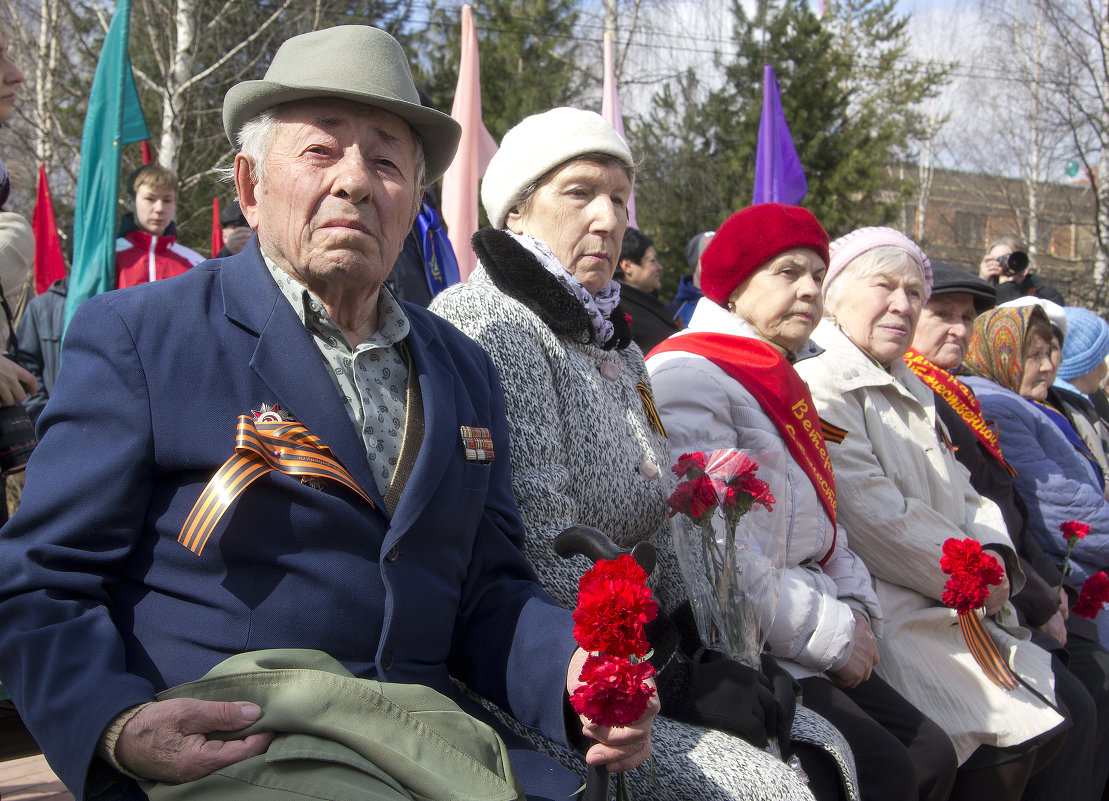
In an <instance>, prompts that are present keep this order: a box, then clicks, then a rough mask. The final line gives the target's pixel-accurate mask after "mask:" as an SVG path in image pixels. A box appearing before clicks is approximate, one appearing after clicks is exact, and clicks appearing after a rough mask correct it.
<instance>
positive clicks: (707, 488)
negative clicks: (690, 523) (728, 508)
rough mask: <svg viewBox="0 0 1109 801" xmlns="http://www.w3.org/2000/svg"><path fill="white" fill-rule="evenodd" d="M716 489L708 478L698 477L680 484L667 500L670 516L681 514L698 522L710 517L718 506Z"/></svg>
mask: <svg viewBox="0 0 1109 801" xmlns="http://www.w3.org/2000/svg"><path fill="white" fill-rule="evenodd" d="M717 500H718V499H717V496H716V487H715V486H714V484H713V482H712V479H711V478H709V477H708V476H704V475H702V476H698V477H697V478H692V479H689V480H687V481H683V482H681V483H680V484H678V486H677V488H676V489H675V490H674V492H673V493H671V495H670V497H669V498H668V499H667V500H666V503H667V505H669V507H670V516H671V517H673V516H674V515H676V514H678V513H681V514H685V515H689V516H690V517H692V518H693V519H694V520H696V521H697V522H701V521H702V520H703V519H705V518H706V517H708V516H710V515H711V514H712V512H713V510H714V509H715V508H716V504H717Z"/></svg>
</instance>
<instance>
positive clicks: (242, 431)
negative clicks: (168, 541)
mask: <svg viewBox="0 0 1109 801" xmlns="http://www.w3.org/2000/svg"><path fill="white" fill-rule="evenodd" d="M272 470H278V471H280V472H282V473H285V474H287V475H290V476H299V477H303V478H307V477H315V478H322V479H328V480H330V481H337V482H339V483H340V484H343V485H344V486H346V487H349V488H350V489H351V490H352V491H353V492H355V493H356V494H357V495H358V496H359V497H360V498H362V499H363V500H364V501H365V502H366V503H368V504H369V505H370V506H373V505H374V502H373V501H372V500H370V498H369V496H368V495H366V493H365V492H363V491H362V488H361V487H359V486H358V482H357V481H355V480H354V477H353V476H352V475H351V474H350V473H348V472H347V471H346V469H345V468H344V467H343V466H342V465H341V464H339V461H338V460H337V459H336V458H335V456H334V454H333V453H332V452H331V449H330V448H328V447H327V446H326V445H324V444H323V442H322V441H321V440H320V439H319V438H318V437H316V435H315V434H312V433H311V432H309V431H308V429H306V428H305V427H304V426H302V425H301V424H300V423H297V422H292V421H286V420H280V419H277V415H275V414H272V413H264V414H261V415H260V416H259V417H258V419H257V420H255V419H252V418H251V417H249V416H247V415H241V416H240V417H239V424H238V430H237V431H236V433H235V455H234V456H232V457H231V458H230V459H228V460H227V461H226V462H224V463H223V466H222V467H220V469H219V470H217V471H216V474H215V475H214V476H212V480H211V481H209V482H208V486H206V487H205V488H204V491H203V492H202V493H200V497H199V498H198V499H197V501H196V504H195V505H194V506H193V508H192V511H191V512H189V516H188V518H187V519H186V520H185V525H184V526H182V528H181V533H180V534H179V535H178V537H177V541H178V542H180V543H181V544H182V545H184V546H185V547H186V548H188V549H189V550H190V551H193V552H194V553H196V554H200V553H201V552H202V551H203V550H204V545H205V543H207V542H208V537H209V536H211V534H212V531H213V530H214V529H215V527H216V524H217V523H219V521H220V518H221V517H222V516H223V513H224V512H226V511H227V509H228V507H230V506H231V504H232V503H234V501H235V499H236V498H237V497H239V494H240V493H241V492H242V491H243V490H245V489H246V488H247V487H248V486H250V484H251V482H253V481H254V480H255V479H257V478H261V477H262V476H264V475H266V474H267V473H269V472H270V471H272Z"/></svg>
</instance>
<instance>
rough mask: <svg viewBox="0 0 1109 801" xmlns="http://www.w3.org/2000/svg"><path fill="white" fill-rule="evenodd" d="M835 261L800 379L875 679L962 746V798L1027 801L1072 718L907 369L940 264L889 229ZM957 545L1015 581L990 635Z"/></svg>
mask: <svg viewBox="0 0 1109 801" xmlns="http://www.w3.org/2000/svg"><path fill="white" fill-rule="evenodd" d="M829 250H830V257H831V258H830V262H829V266H828V273H827V276H826V277H825V279H824V285H823V287H822V292H823V294H824V314H825V319H824V320H823V321H822V322H821V324H820V325H819V326H818V327H817V329H816V331H815V332H813V337H812V339H813V342H815V343H816V344H817V345H819V346H820V347H821V348H823V349H824V351H823V353H821V354H819V355H818V356H815V357H813V358H809V359H804V360H800V361H798V362H797V364H796V368H797V372H798V373H800V375H801V377H802V378H803V379H804V380H805V382H806V383H807V384H808V385H809V389H810V391H811V392H812V396H813V400H814V401H815V403H816V407H817V410H818V412H819V414H820V417H821V420H823V421H825V423H826V424H827V425H830V426H834V427H835V428H836V429H838V430H839V431H842V432H843V436H842V438H837V439H838V442H836V443H830V444H829V446H828V450H829V452H830V453H831V457H832V465H833V467H834V468H835V474H836V486H837V489H838V496H837V497H838V498H839V499H840V503H839V506H838V513H839V516H840V518H841V519H842V521H843V524H844V527H845V528H846V529H847V530H848V531H850V532H851V547H852V549H853V550H854V551H855V553H856V554H858V555H859V556H860V557H862V559H863V560H864V561H865V562H866V565H867V567H868V568H869V569H870V574H871V576H872V577H873V579H874V584H875V588H876V589H877V591H878V598H879V600H880V601H881V604H882V609H883V611H884V613H885V632H884V635H883V637H882V638H881V639H880V640H879V651H880V654H881V661H880V662H879V663H878V666H877V668H876V670H877V672H878V674H879V675H880V676H882V678H884V679H885V680H886V681H887V682H889V684H891V685H893V687H894V688H896V689H897V690H898V691H899V692H900V693H901V694H902V695H904V696H905V698H907V699H908V700H909V701H910V702H911V703H912V704H913V705H915V706H916V707H917V708H918V709H920V710H921V711H922V712H923V713H924V714H926V715H927V716H928V717H929V718H931V719H932V720H934V721H935V722H936V723H938V724H939V725H940V727H942V728H943V729H944V731H946V732H947V735H948V736H949V737H950V738H951V741H952V743H953V744H954V746H955V751H956V754H957V756H958V759H959V763H960V768H959V771H958V773H957V777H956V783H955V789H954V791H953V792H952V795H951V798H952V799H959V800H960V801H962V800H964V799H966V800H969V799H982V798H997V799H1009V798H1013V799H1015V798H1020V797H1021V794H1022V792H1023V789H1024V786H1025V784H1026V783H1027V781H1028V777H1029V775H1030V773H1031V772H1032V771H1034V770H1035V769H1036V768H1037V767H1039V766H1041V765H1042V763H1043V761H1045V760H1046V759H1048V758H1050V756H1053V755H1054V753H1055V751H1056V750H1057V745H1058V744H1059V743H1060V742H1061V740H1062V736H1063V735H1062V734H1061V733H1062V732H1063V731H1064V730H1065V729H1066V726H1067V723H1066V721H1065V719H1064V718H1063V717H1062V716H1061V715H1060V714H1059V713H1058V712H1057V711H1056V710H1055V709H1054V708H1053V705H1054V703H1055V700H1054V699H1055V695H1054V690H1053V678H1052V672H1051V658H1050V655H1049V654H1048V653H1047V652H1046V651H1043V650H1042V649H1040V648H1039V647H1038V646H1035V645H1033V644H1032V643H1030V642H1029V641H1028V636H1029V635H1028V632H1027V631H1026V630H1024V629H1021V628H1020V626H1019V625H1018V624H1017V622H1016V614H1015V613H1014V612H1013V611H1012V610H1009V611H1008V612H1007V613H1005V608H1006V604H1007V600H1008V595H1009V591H1010V587H1011V588H1012V591H1013V592H1016V591H1019V589H1020V587H1021V586H1022V585H1023V583H1024V576H1023V574H1022V573H1021V570H1020V567H1019V565H1018V563H1017V558H1016V554H1015V552H1014V550H1013V547H1012V543H1011V541H1010V540H1009V536H1008V533H1007V532H1006V529H1005V525H1004V522H1003V520H1002V517H1001V513H1000V511H999V510H998V508H997V506H996V505H995V504H994V503H993V502H992V501H989V500H987V499H985V498H983V497H981V496H980V495H978V493H977V492H975V491H974V489H973V488H972V487H971V485H970V481H969V476H968V474H967V471H966V469H965V468H963V467H962V465H960V464H958V462H956V460H955V456H954V454H953V452H952V448H951V444H950V440H949V438H948V437H947V434H946V430H945V429H944V428H943V424H942V423H941V422H939V421H938V420H937V418H936V412H935V404H934V396H933V393H932V390H931V389H929V388H928V387H927V386H926V385H925V384H924V383H923V382H922V381H921V380H920V379H918V378H917V377H916V375H915V374H914V373H913V372H912V371H911V370H909V368H908V367H907V366H906V364H905V363H904V361H902V359H901V357H902V355H904V353H905V352H906V351H907V350H908V349H909V347H910V345H911V344H912V341H913V334H914V332H915V329H916V324H917V320H918V319H919V317H920V312H921V308H922V306H923V304H924V303H926V302H927V300H928V297H929V295H930V293H931V289H932V268H931V264H930V262H929V260H928V257H927V256H925V255H924V252H923V251H921V249H920V248H919V247H918V246H917V245H916V243H914V242H913V241H912V240H910V239H909V238H908V237H906V236H905V235H904V234H902V233H900V232H899V231H895V230H893V229H891V228H862V229H859V230H857V231H854V232H852V233H850V234H848V235H846V236H844V237H841V238H840V239H838V240H836V241H834V242H832V244H831V246H830V249H829ZM949 539H954V540H959V541H962V540H965V539H972V540H975V541H977V542H978V543H980V545H981V547H982V548H984V549H986V550H987V551H988V552H992V553H993V554H994V555H995V556H996V557H997V559H998V561H999V562H1000V563H1001V565H1002V566H1003V568H1004V570H1005V575H1004V576H1003V577H1002V579H1001V582H1000V584H996V585H995V586H992V587H990V588H989V589H990V593H989V596H988V597H987V598H986V599H985V612H986V618H985V619H984V620H983V621H982V623H983V627H984V631H982V632H981V633H982V634H983V636H982V638H981V639H977V638H975V637H974V636H973V634H974V632H973V630H972V631H971V634H970V635H966V634H964V633H963V631H962V630H961V629H962V625H960V622H959V619H958V617H957V615H956V611H955V610H954V609H951V608H949V607H948V606H945V605H944V603H943V601H942V600H941V598H942V596H943V595H944V593H945V584H946V582H947V580H948V576H947V575H946V574H945V573H944V572H943V570H942V569H941V566H940V560H941V557H942V556H943V555H944V553H945V547H944V543H945V542H946V541H947V540H949ZM971 614H977V613H976V612H972V613H971ZM967 620H969V618H967ZM964 622H966V621H964ZM968 637H969V638H970V639H971V640H973V642H974V643H975V645H980V644H983V642H984V641H985V642H989V641H992V642H994V643H996V649H997V653H996V654H988V649H986V648H978V651H979V654H980V658H981V659H982V661H979V657H975V656H973V655H972V652H971V649H970V646H969V645H968ZM991 657H992V659H991ZM1006 666H1007V668H1008V671H1011V672H1008V671H1007V670H1006ZM1017 677H1019V680H1018V679H1017ZM1003 685H1005V686H1003Z"/></svg>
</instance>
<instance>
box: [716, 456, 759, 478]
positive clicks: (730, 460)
mask: <svg viewBox="0 0 1109 801" xmlns="http://www.w3.org/2000/svg"><path fill="white" fill-rule="evenodd" d="M758 469H759V465H758V462H756V461H754V460H753V459H751V458H750V457H749V456H748V455H747V454H745V453H743V452H742V451H737V450H735V449H734V448H721V449H720V450H717V451H713V452H712V454H711V455H710V456H709V461H708V466H707V467H706V468H705V472H707V473H711V474H712V475H713V477H714V478H719V479H721V480H723V481H727V482H731V481H733V480H735V479H738V478H742V477H744V476H753V475H755V471H756V470H758Z"/></svg>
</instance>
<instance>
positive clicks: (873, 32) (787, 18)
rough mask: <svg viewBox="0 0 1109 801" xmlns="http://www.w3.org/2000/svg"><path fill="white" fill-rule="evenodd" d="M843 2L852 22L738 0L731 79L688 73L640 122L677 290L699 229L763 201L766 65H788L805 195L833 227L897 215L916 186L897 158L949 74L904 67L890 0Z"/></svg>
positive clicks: (788, 0)
mask: <svg viewBox="0 0 1109 801" xmlns="http://www.w3.org/2000/svg"><path fill="white" fill-rule="evenodd" d="M837 10H841V11H843V12H844V13H845V14H846V15H847V17H848V20H847V21H846V22H845V21H843V20H835V19H830V18H825V19H820V18H818V17H817V16H816V15H815V14H813V13H812V11H811V10H810V9H809V8H808V4H807V3H806V2H805V1H804V0H781V1H780V2H770V1H769V0H763V2H760V3H759V5H758V8H757V9H756V11H755V13H754V15H750V14H748V13H747V11H746V10H745V9H744V7H743V5H742V4H740V3H739V2H733V14H734V17H735V29H734V34H733V40H734V53H732V54H731V55H730V57H728V58H727V63H726V64H725V67H724V75H725V79H724V81H723V85H722V86H720V87H719V88H716V89H713V90H711V91H707V93H706V89H705V87H703V86H702V85H700V84H699V83H698V81H697V80H695V79H693V78H692V77H691V76H687V77H686V78H685V79H684V80H683V81H679V82H678V84H677V87H678V89H677V91H675V90H673V89H672V88H671V87H667V89H666V90H664V91H663V92H661V93H660V94H659V95H658V97H657V98H656V108H655V109H654V111H653V112H652V115H651V116H650V117H649V119H648V120H647V122H646V123H645V124H644V125H641V126H637V127H636V128H635V129H634V131H633V141H634V145H635V148H636V151H635V152H636V153H637V154H638V155H639V156H640V157H642V158H644V159H645V160H646V161H647V162H648V163H649V164H651V165H652V166H651V167H650V168H649V169H647V170H645V171H644V173H643V175H642V176H641V180H640V183H639V185H638V188H637V194H636V197H637V201H638V203H639V216H640V221H641V222H642V223H643V224H644V227H645V228H646V229H647V230H648V231H649V232H650V233H651V235H652V236H653V237H654V238H655V241H656V245H657V247H658V249H659V251H660V253H661V254H662V255H663V256H664V258H665V261H664V264H666V265H667V270H668V275H667V276H666V277H665V280H664V284H665V286H666V287H667V288H670V287H673V286H675V285H676V283H677V278H678V275H680V273H681V272H684V270H685V266H686V265H685V258H684V247H685V242H686V241H687V240H688V238H689V237H690V236H692V235H693V234H695V233H696V232H698V231H700V230H704V229H707V228H714V227H717V226H718V225H719V224H720V223H721V222H723V220H724V219H725V218H727V216H728V215H729V214H731V213H733V212H734V211H736V210H738V209H741V208H743V207H744V206H747V205H749V204H750V202H751V198H752V195H753V190H754V173H755V155H756V151H757V145H758V128H759V117H760V114H761V111H762V77H763V65H764V64H770V65H771V66H773V67H774V70H775V73H776V74H777V78H778V84H779V87H780V90H781V98H782V107H783V111H784V114H785V118H786V121H787V122H788V124H789V127H790V132H791V134H792V136H793V141H794V144H795V146H796V148H797V153H798V156H799V157H800V160H801V164H802V166H803V167H804V170H805V175H806V177H807V179H808V184H809V191H808V194H807V195H806V197H805V199H804V200H803V201H802V203H803V205H804V206H806V207H807V208H809V209H810V210H811V211H812V212H813V213H814V214H815V215H816V216H817V218H818V219H819V220H820V221H821V222H822V223H823V224H824V226H825V228H827V229H828V231H829V233H831V234H832V236H836V235H839V234H842V233H845V232H847V231H849V230H851V229H853V228H856V227H858V226H862V225H880V224H885V223H889V222H890V221H892V220H893V219H894V217H895V215H896V213H897V211H898V210H899V208H900V206H901V204H902V203H903V202H904V200H905V198H906V197H907V194H908V191H909V186H908V184H907V183H906V182H900V183H897V184H895V185H892V186H891V183H890V178H889V174H888V171H887V169H886V168H887V166H888V165H889V164H890V163H891V161H893V160H894V159H895V158H896V157H898V156H900V155H901V154H902V153H903V151H904V149H905V148H906V147H907V145H908V142H909V141H910V138H911V137H912V135H913V133H914V132H915V131H916V126H917V125H918V122H919V120H918V118H917V117H916V116H914V111H913V105H914V104H915V103H917V102H919V101H920V100H922V99H923V98H925V97H927V96H928V93H929V92H932V91H935V89H936V87H937V85H938V83H939V81H940V80H942V73H941V72H938V71H935V70H933V71H929V72H926V73H925V74H923V75H921V74H914V73H912V72H911V71H910V70H906V69H904V68H901V67H898V68H896V69H894V67H896V66H897V65H898V64H901V63H902V62H901V60H900V59H902V57H903V54H904V47H905V37H906V33H905V29H904V20H903V19H901V18H898V17H897V16H896V15H895V13H894V11H893V3H892V2H890V0H848V2H844V3H839V4H837V3H832V4H831V5H830V6H829V13H830V14H834V13H836V11H837ZM846 31H850V32H851V34H852V36H851V38H850V39H848V38H847V37H846V36H845V32H846ZM864 40H865V45H864V44H863V43H862V42H863V41H864ZM891 87H895V88H896V92H894V91H893V89H892V88H891ZM663 294H664V295H665V290H664V293H663Z"/></svg>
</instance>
